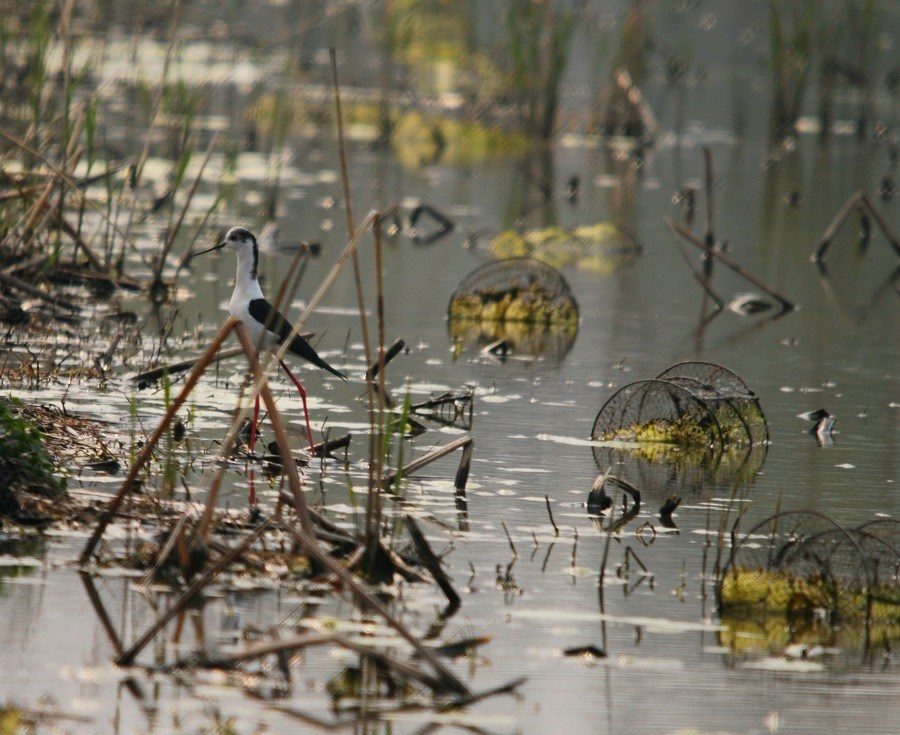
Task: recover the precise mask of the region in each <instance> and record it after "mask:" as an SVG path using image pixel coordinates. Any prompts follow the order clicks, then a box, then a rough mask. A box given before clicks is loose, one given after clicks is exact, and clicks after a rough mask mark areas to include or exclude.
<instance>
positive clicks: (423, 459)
mask: <svg viewBox="0 0 900 735" xmlns="http://www.w3.org/2000/svg"><path fill="white" fill-rule="evenodd" d="M474 443H475V440H474V439H473V438H472V437H471V436H468V435H466V436H461V437H460V438H459V439H454V440H453V441H452V442H450V443H449V444H444V445H443V446H441V447H437V448H435V449H432V450H431V451H430V452H426V453H425V454H423V455H422V456H420V457H416V458H415V459H413V460H411V461H410V462H407V463H406V464H405V465H404V466H403V467H402V468H401V469H400V470H398V471H397V472H395V473H393V474H391V475H388V476H387V477H386V478H385V480H384V486H385V487H390V486H391V484H392V483H393V482H394V480H395V479H396V478H397V476H398V475H399V476H402V477H406V476H407V475H411V474H412V473H414V472H416V471H417V470H420V469H422V468H423V467H425V466H426V465H429V464H431V463H432V462H434V461H435V460H438V459H440V458H441V457H446V456H447V455H448V454H450V453H452V452H455V451H456V450H457V449H463V450H464V451H463V456H462V457H461V458H460V470H462V468H463V463H465V466H466V467H468V465H469V463H470V462H471V459H472V452H471V450H469V451H468V452H466V451H465V449H467V448H469V447H471V446H473V445H474ZM468 476H469V473H468V471H466V472H465V473H462V472H457V482H461V483H462V484H461V485H457V487H456V490H457V491H463V490H465V482H466V481H467V480H468Z"/></svg>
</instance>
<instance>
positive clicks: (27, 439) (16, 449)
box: [0, 399, 66, 522]
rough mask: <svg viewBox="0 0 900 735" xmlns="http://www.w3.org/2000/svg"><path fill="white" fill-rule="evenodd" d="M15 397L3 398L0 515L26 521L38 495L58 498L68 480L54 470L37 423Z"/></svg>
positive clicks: (1, 407) (61, 494) (0, 434)
mask: <svg viewBox="0 0 900 735" xmlns="http://www.w3.org/2000/svg"><path fill="white" fill-rule="evenodd" d="M21 407H22V404H21V402H20V401H17V400H15V399H0V515H2V516H6V517H7V518H10V519H12V520H14V521H17V522H27V520H28V517H29V516H28V513H27V511H26V510H25V509H24V507H23V506H29V505H32V504H33V503H32V502H31V501H32V499H33V498H35V496H36V497H37V498H46V499H49V500H57V499H59V498H62V497H65V495H66V481H65V479H64V478H62V477H58V476H57V475H56V474H55V473H54V469H55V468H54V462H53V459H52V457H51V456H50V453H49V452H48V451H47V448H46V447H45V446H44V439H43V436H42V434H41V432H40V431H38V429H37V428H36V427H35V425H34V424H33V423H32V422H31V421H29V420H28V419H26V418H23V417H22V416H20V415H19V411H18V409H19V408H21Z"/></svg>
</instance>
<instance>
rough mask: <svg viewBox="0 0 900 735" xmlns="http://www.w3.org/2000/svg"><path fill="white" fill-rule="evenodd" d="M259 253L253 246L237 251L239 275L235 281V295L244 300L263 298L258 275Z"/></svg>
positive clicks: (236, 297)
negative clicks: (257, 253)
mask: <svg viewBox="0 0 900 735" xmlns="http://www.w3.org/2000/svg"><path fill="white" fill-rule="evenodd" d="M257 266H258V263H257V255H256V253H255V252H254V251H253V249H251V248H241V249H240V250H238V251H237V276H236V279H235V282H234V297H233V299H240V300H242V301H249V300H252V299H261V298H263V292H262V289H261V288H260V286H259V280H258V279H257V277H256V269H257Z"/></svg>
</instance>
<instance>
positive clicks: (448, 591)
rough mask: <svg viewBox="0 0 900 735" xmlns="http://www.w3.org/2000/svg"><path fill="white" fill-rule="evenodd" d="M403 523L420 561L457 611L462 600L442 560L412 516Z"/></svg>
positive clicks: (405, 518)
mask: <svg viewBox="0 0 900 735" xmlns="http://www.w3.org/2000/svg"><path fill="white" fill-rule="evenodd" d="M403 522H404V523H405V524H406V530H407V531H409V537H410V539H411V540H412V542H413V545H414V546H415V547H416V552H417V553H418V554H419V560H420V561H421V562H422V564H423V565H424V566H425V568H426V569H427V570H428V571H429V572H430V573H431V576H432V577H434V581H435V582H437V585H438V587H440V588H441V591H442V592H443V593H444V595H445V596H446V597H447V601H448V602H449V603H450V607H451V608H453V609H456V608H457V607H459V604H460V602H461V600H460V597H459V595H458V594H457V593H456V590H455V589H454V588H453V585H452V584H451V582H450V580H449V579H448V578H447V575H446V573H445V572H444V568H443V567H442V566H441V560H440V559H438V558H437V556H435V553H434V552H433V551H432V550H431V546H429V545H428V540H427V539H426V538H425V535H424V534H423V533H422V531H421V530H420V529H419V527H418V525H416V521H415V519H413V517H412V516H411V515H407V516H405V517H404V518H403Z"/></svg>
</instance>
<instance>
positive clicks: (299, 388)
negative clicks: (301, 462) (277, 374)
mask: <svg viewBox="0 0 900 735" xmlns="http://www.w3.org/2000/svg"><path fill="white" fill-rule="evenodd" d="M279 362H280V363H281V367H282V368H284V372H286V373H287V376H288V377H289V378H290V379H291V382H292V383H293V384H294V387H295V388H296V389H297V392H298V393H300V400H301V401H303V418H304V419H305V420H306V437H307V438H308V439H309V451H310V452H312V451H313V449H314V448H315V446H316V442H315V441H314V440H313V433H312V427H311V426H310V425H309V409H308V408H307V407H306V390H305V389H304V387H303V385H302V384H301V383H300V381H299V380H297V378H295V377H294V374H293V373H292V372H291V371H290V370H288V366H287V365H285V364H284V360H279Z"/></svg>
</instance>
